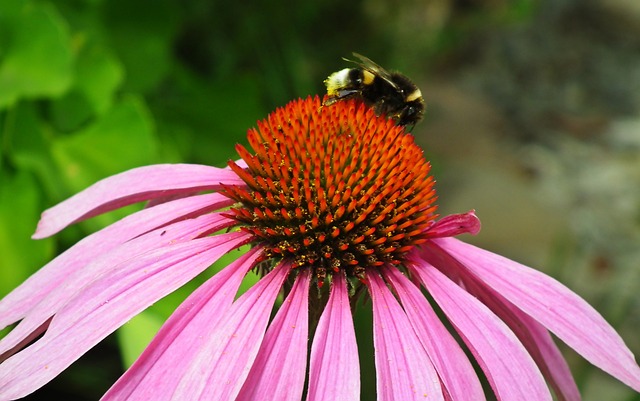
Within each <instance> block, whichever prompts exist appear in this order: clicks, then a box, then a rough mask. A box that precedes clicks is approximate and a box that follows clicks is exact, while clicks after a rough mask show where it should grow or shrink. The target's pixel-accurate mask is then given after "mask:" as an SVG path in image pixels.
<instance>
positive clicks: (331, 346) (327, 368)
mask: <svg viewBox="0 0 640 401" xmlns="http://www.w3.org/2000/svg"><path fill="white" fill-rule="evenodd" d="M359 399H360V364H359V361H358V344H357V343H356V333H355V330H354V327H353V318H352V317H351V309H350V307H349V294H348V290H347V282H346V279H345V277H344V276H343V275H341V274H335V275H334V276H333V282H332V284H331V295H330V296H329V301H328V302H327V305H326V306H325V308H324V311H323V312H322V316H321V317H320V321H319V322H318V328H317V329H316V334H315V336H314V338H313V344H312V346H311V363H310V365H309V388H308V391H307V401H323V400H345V401H351V400H359Z"/></svg>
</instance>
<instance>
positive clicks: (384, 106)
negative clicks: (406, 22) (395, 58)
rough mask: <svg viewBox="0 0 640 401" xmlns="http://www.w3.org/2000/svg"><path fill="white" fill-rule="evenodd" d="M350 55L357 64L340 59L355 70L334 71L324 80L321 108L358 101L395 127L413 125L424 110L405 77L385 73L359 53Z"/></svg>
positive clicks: (413, 87) (398, 74)
mask: <svg viewBox="0 0 640 401" xmlns="http://www.w3.org/2000/svg"><path fill="white" fill-rule="evenodd" d="M353 55H354V56H355V57H356V58H358V59H359V60H360V61H353V60H349V59H346V58H345V59H344V60H345V61H349V62H351V63H355V64H357V65H358V67H356V68H345V69H343V70H340V71H338V72H334V73H333V74H331V75H329V77H328V78H327V79H325V80H324V84H325V85H326V86H327V97H328V98H327V100H325V101H324V103H323V105H324V106H330V105H332V104H333V103H335V102H337V101H339V100H343V99H349V98H358V99H361V100H362V101H363V102H364V103H365V104H366V105H367V106H369V107H372V108H373V110H374V111H375V112H376V114H377V115H385V116H387V117H389V118H391V119H392V120H393V121H395V123H396V124H397V125H402V126H406V125H410V126H415V125H416V124H417V123H418V122H419V121H420V120H421V119H422V115H423V114H424V109H425V105H424V99H422V93H421V92H420V89H418V87H417V86H416V85H415V84H414V83H413V82H411V80H410V79H409V78H407V77H406V76H404V75H402V74H400V73H398V72H388V71H387V70H385V69H384V68H382V67H380V66H379V65H378V64H376V63H374V62H373V61H371V60H369V59H368V58H366V57H365V56H363V55H361V54H358V53H353Z"/></svg>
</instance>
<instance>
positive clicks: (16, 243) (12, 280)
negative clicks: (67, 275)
mask: <svg viewBox="0 0 640 401" xmlns="http://www.w3.org/2000/svg"><path fill="white" fill-rule="evenodd" d="M39 215H40V192H39V190H38V185H37V183H36V181H35V180H34V179H33V177H32V176H31V175H30V174H28V173H24V172H23V173H19V174H18V175H16V176H10V175H8V174H7V173H3V172H0V255H2V264H1V266H2V267H1V268H0V298H2V296H3V295H4V294H7V293H8V292H9V291H10V290H12V289H13V288H15V287H16V286H17V285H18V284H20V283H21V282H22V281H24V280H25V279H26V278H27V277H29V276H30V275H31V274H32V273H33V272H35V271H36V270H37V269H38V268H40V267H41V266H42V265H43V264H44V263H45V262H46V261H47V260H48V259H49V258H50V257H51V255H52V253H53V241H52V240H42V241H33V240H31V234H33V232H34V231H35V228H36V224H37V222H38V216H39Z"/></svg>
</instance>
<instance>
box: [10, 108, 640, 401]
mask: <svg viewBox="0 0 640 401" xmlns="http://www.w3.org/2000/svg"><path fill="white" fill-rule="evenodd" d="M248 138H249V143H250V147H251V150H248V149H245V148H244V147H242V146H238V147H237V150H238V153H239V154H240V157H241V158H242V162H238V163H234V162H230V163H229V168H225V169H220V168H215V167H209V166H199V165H156V166H149V167H142V168H137V169H134V170H131V171H128V172H125V173H122V174H119V175H116V176H113V177H110V178H106V179H104V180H102V181H100V182H98V183H96V184H95V185H93V186H91V187H89V188H87V189H86V190H84V191H83V192H81V193H79V194H77V195H75V196H73V197H71V198H70V199H68V200H66V201H64V202H62V203H61V204H59V205H57V206H54V207H53V208H51V209H49V210H48V211H46V212H45V213H44V214H43V217H42V220H41V222H40V224H39V226H38V230H37V232H36V234H35V236H34V237H36V238H43V237H46V236H49V235H52V234H54V233H56V232H58V231H60V230H62V229H63V228H64V227H66V226H67V225H69V224H72V223H75V222H78V221H80V220H84V219H87V218H89V217H92V216H96V215H98V214H100V213H103V212H106V211H109V210H113V209H116V208H119V207H122V206H124V205H128V204H131V203H134V202H140V201H150V203H149V204H148V206H147V208H145V209H144V210H142V211H140V212H137V213H134V214H132V215H130V216H128V217H126V218H124V219H122V220H120V221H118V222H116V223H114V224H112V225H111V226H109V227H107V228H105V229H103V230H101V231H99V232H97V233H95V234H93V235H90V236H88V237H86V238H85V239H83V240H81V241H80V242H79V243H78V244H76V245H75V246H74V247H72V248H70V249H69V250H67V251H66V252H64V253H63V254H62V255H60V256H59V257H57V258H56V259H54V260H53V261H52V262H50V263H49V264H48V265H46V266H45V267H43V268H42V269H41V270H40V271H39V272H37V273H36V274H34V275H33V276H32V277H31V278H29V279H28V280H27V281H26V282H25V283H24V284H22V285H21V286H20V287H18V288H17V289H15V290H14V291H13V292H12V293H10V294H9V295H8V296H7V297H6V298H4V299H3V300H2V301H1V302H0V326H2V327H5V326H7V325H10V324H13V323H15V322H19V323H18V324H17V325H16V327H15V328H14V329H13V330H12V331H11V332H10V333H9V334H8V335H7V336H6V337H5V338H4V339H2V341H1V342H0V354H1V355H2V359H3V360H4V361H3V362H2V364H1V365H0V399H2V400H5V399H15V398H19V397H23V396H25V395H27V394H29V393H31V392H33V391H35V390H36V389H38V388H39V387H41V386H42V385H44V384H45V383H47V382H48V381H50V380H51V379H52V378H54V377H55V376H56V375H58V374H59V373H60V372H62V371H63V370H64V369H66V368H67V367H68V366H69V365H70V364H71V363H73V362H74V361H75V360H76V359H78V358H79V357H80V356H81V355H82V354H84V353H85V352H86V351H87V350H88V349H90V348H91V347H93V346H94V345H96V343H98V342H99V341H100V340H102V339H103V338H105V337H106V336H107V335H108V334H109V333H111V332H113V331H114V330H116V329H117V328H118V327H120V326H121V325H123V324H124V323H125V322H127V321H128V320H129V319H131V318H132V317H133V316H135V315H136V314H137V313H139V312H140V311H142V310H144V309H145V308H146V307H148V306H149V305H151V304H152V303H154V302H155V301H157V300H158V299H160V298H162V297H164V296H165V295H167V294H169V293H171V292H172V291H174V290H176V289H177V288H179V287H180V286H182V285H183V284H185V283H186V282H188V281H189V280H191V279H192V278H194V277H195V276H196V275H198V274H199V273H201V272H202V271H203V270H205V269H207V267H209V266H210V265H211V264H212V263H213V262H214V261H216V260H217V259H219V258H220V257H221V256H223V255H225V254H226V253H228V252H229V251H231V250H234V249H236V248H238V247H240V246H241V245H245V244H250V246H251V250H249V251H248V252H246V253H245V254H244V255H243V256H241V257H240V258H238V259H237V260H236V261H234V262H232V263H230V264H229V265H228V266H227V267H226V268H225V269H223V270H222V271H220V272H219V273H217V274H216V275H214V276H213V277H212V278H211V279H209V280H208V281H207V282H205V283H204V284H203V285H202V286H200V287H199V288H198V289H197V290H196V291H195V292H194V293H193V294H192V295H191V296H189V297H188V299H186V300H185V301H184V303H182V305H181V306H180V307H179V308H178V309H177V310H176V311H175V312H174V313H173V315H172V316H171V317H170V318H169V319H168V320H167V322H166V323H165V324H164V326H163V327H162V328H161V329H160V331H159V332H158V334H157V335H156V337H155V338H154V339H153V341H152V342H151V343H150V344H149V346H148V347H147V348H146V350H145V351H144V352H143V353H142V355H141V356H140V357H139V358H138V360H137V361H136V362H135V363H134V364H133V366H131V368H129V370H127V372H126V373H125V374H124V375H123V376H122V377H121V378H120V379H119V380H118V381H117V382H116V383H115V384H114V385H113V387H112V388H111V389H110V390H109V391H108V392H107V394H105V396H104V398H103V399H105V400H131V399H139V400H164V399H175V400H278V401H280V400H296V401H298V400H301V399H306V400H322V401H324V400H359V399H360V388H361V386H362V383H361V382H360V371H359V364H358V350H357V343H356V338H355V334H354V327H353V322H352V315H351V306H352V304H353V303H354V302H355V300H356V299H357V298H359V297H368V298H370V303H371V305H372V308H373V319H374V327H373V332H374V345H375V350H374V351H375V364H376V372H377V381H376V390H377V395H378V400H382V401H387V400H402V401H404V400H464V401H468V400H471V401H475V400H483V399H485V395H484V393H483V389H482V387H481V384H480V380H479V379H478V372H476V371H474V369H473V367H472V364H471V362H470V361H469V359H468V357H467V354H466V353H465V352H464V351H463V347H466V348H467V349H468V350H469V351H470V354H471V355H472V356H473V358H475V360H476V361H477V363H478V365H479V367H480V368H481V369H482V372H483V373H484V375H485V376H486V378H487V380H488V383H489V384H490V386H491V388H492V390H493V392H494V393H495V395H496V397H497V398H498V399H499V400H509V401H511V400H536V401H537V400H551V399H552V397H551V390H550V389H549V387H551V388H552V389H553V392H554V393H555V394H556V397H557V399H559V400H579V399H580V395H579V393H578V390H577V387H576V385H575V383H574V381H573V379H572V376H571V373H570V372H569V370H568V367H567V364H566V362H565V360H564V359H563V357H562V355H561V354H560V352H559V351H558V348H557V347H556V345H555V344H554V342H553V339H552V338H551V335H550V333H549V332H551V333H554V334H555V335H556V336H557V337H558V338H559V339H561V340H562V341H564V342H565V343H566V344H567V345H569V346H570V347H572V348H573V349H575V350H576V351H577V352H578V353H579V354H581V355H582V356H583V357H585V358H586V359H587V360H588V361H590V362H591V363H593V364H594V365H596V366H598V367H600V368H602V369H603V370H605V371H607V372H608V373H610V374H611V375H613V376H615V377H616V378H618V379H619V380H621V381H622V382H624V383H625V384H627V385H629V386H630V387H632V388H634V389H635V390H640V368H639V367H638V365H637V364H636V362H635V360H634V356H633V355H632V354H631V352H630V351H629V350H628V349H627V347H626V346H625V344H624V343H623V341H622V339H621V338H620V337H619V336H618V334H617V333H616V332H615V331H614V330H613V328H612V327H611V326H609V324H607V322H605V320H604V319H603V318H602V317H601V316H600V315H599V314H598V312H596V311H595V310H594V309H593V308H591V307H590V306H589V305H588V304H587V303H586V302H585V301H584V300H582V299H581V298H580V297H578V296H577V295H576V294H574V293H572V292H571V291H570V290H568V289H567V288H566V287H564V286H563V285H562V284H560V283H558V282H557V281H555V280H554V279H552V278H550V277H547V276H546V275H544V274H542V273H540V272H538V271H536V270H532V269H531V268H528V267H526V266H523V265H520V264H518V263H516V262H513V261H511V260H508V259H505V258H503V257H501V256H498V255H495V254H492V253H490V252H487V251H485V250H482V249H479V248H476V247H474V246H472V245H468V244H466V243H464V242H461V241H459V240H457V239H454V238H452V237H453V236H455V235H457V234H461V233H476V232H477V231H478V230H479V228H480V223H479V221H478V219H477V218H476V216H475V215H474V213H473V212H469V213H466V214H461V215H454V216H448V217H444V218H442V219H440V220H437V221H436V219H437V215H436V214H435V212H436V207H435V205H434V201H435V199H436V198H435V192H434V188H433V186H434V181H433V179H432V177H431V176H430V175H429V170H430V166H429V163H428V162H427V161H425V159H424V157H423V154H422V151H421V150H420V149H419V148H418V147H417V146H416V145H415V144H414V141H413V137H412V136H411V135H409V134H407V133H405V132H404V130H403V128H401V127H398V126H396V125H394V124H393V122H392V121H390V120H388V119H386V118H384V117H377V116H376V115H375V114H374V112H373V111H372V110H370V109H368V108H366V107H365V106H363V105H359V104H356V103H355V102H352V101H341V102H337V103H336V104H334V105H332V106H330V107H321V102H320V100H319V99H318V98H314V99H311V98H309V99H306V100H298V101H294V102H292V103H290V104H288V105H287V106H286V107H284V108H282V109H279V110H277V111H276V112H274V113H273V114H271V115H270V116H269V117H268V118H267V119H266V120H265V121H262V122H260V123H259V124H258V129H254V130H250V131H249V134H248ZM252 269H254V270H255V271H257V272H259V274H260V275H261V279H260V280H259V281H258V283H257V284H255V285H254V286H253V287H252V288H250V289H249V290H248V291H247V292H246V293H244V294H242V295H240V296H239V297H237V299H236V296H237V291H238V287H239V285H240V282H241V280H242V279H243V277H244V276H245V274H246V273H247V272H248V271H250V270H252ZM279 294H283V296H284V301H283V302H282V304H281V306H280V307H279V308H278V310H277V312H276V313H275V316H274V317H273V318H272V319H271V312H272V310H273V309H274V305H275V304H276V300H277V298H278V296H279ZM425 294H428V296H429V297H430V298H432V300H433V303H434V305H437V308H438V309H439V310H440V311H441V312H442V314H441V316H446V319H448V321H449V323H450V324H451V326H452V327H453V328H454V329H455V331H456V332H457V333H458V335H459V338H460V339H461V343H462V344H459V343H458V342H457V340H456V339H455V337H454V336H453V335H452V334H451V333H450V332H449V331H448V330H447V329H446V328H445V324H443V322H442V321H441V320H440V318H439V317H438V315H437V314H436V312H435V311H434V309H433V307H432V306H431V304H430V302H429V301H428V299H427V298H426V296H425ZM316 317H317V318H316ZM310 328H312V330H310ZM547 383H548V384H549V387H548V385H547Z"/></svg>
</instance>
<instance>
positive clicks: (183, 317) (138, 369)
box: [102, 248, 261, 401]
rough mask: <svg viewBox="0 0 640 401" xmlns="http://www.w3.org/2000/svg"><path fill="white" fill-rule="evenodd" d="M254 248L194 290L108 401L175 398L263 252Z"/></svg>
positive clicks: (114, 389)
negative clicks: (176, 392)
mask: <svg viewBox="0 0 640 401" xmlns="http://www.w3.org/2000/svg"><path fill="white" fill-rule="evenodd" d="M260 250H261V249H260V248H254V249H252V250H250V251H249V252H247V253H246V254H244V255H242V256H240V258H238V259H237V260H236V261H234V262H233V263H231V264H230V265H229V266H227V267H226V268H224V269H223V270H222V271H220V272H219V273H217V274H216V275H215V276H213V277H212V278H210V279H209V280H207V281H206V282H205V283H204V284H202V285H201V286H200V287H199V288H198V289H197V290H196V291H194V292H193V293H192V294H191V295H190V296H189V297H188V298H187V299H186V300H185V301H184V302H183V303H182V304H181V305H180V306H179V307H178V308H177V309H176V311H175V312H174V313H173V314H171V316H170V317H169V319H168V320H167V321H166V322H165V324H164V325H163V326H162V328H160V331H159V332H158V334H156V336H155V337H154V339H153V340H152V341H151V343H150V344H149V345H148V346H147V348H146V349H145V351H144V352H143V353H142V355H140V357H139V358H138V359H137V360H136V362H135V363H134V364H133V365H132V366H131V367H130V368H129V369H128V370H127V371H126V372H125V373H124V375H122V376H121V377H120V379H118V381H117V382H116V383H115V384H114V385H113V386H112V387H111V388H110V389H109V391H108V392H107V393H106V394H105V395H104V397H103V398H102V401H110V400H128V401H133V400H143V401H146V400H149V399H150V398H152V399H154V400H163V399H169V398H170V397H171V394H172V393H173V392H174V391H175V388H176V386H177V384H178V383H179V381H180V378H181V377H182V375H183V374H184V372H185V371H186V370H187V368H188V363H189V361H190V360H191V358H193V357H194V355H195V354H196V353H198V352H199V351H200V347H201V345H202V344H203V343H204V342H205V341H206V339H207V336H206V335H202V333H212V332H213V331H214V330H215V327H216V326H217V325H218V324H219V322H220V319H221V318H222V316H223V315H224V313H225V312H226V310H227V309H228V308H229V307H230V306H231V303H232V302H233V300H234V296H235V294H236V293H237V291H238V287H239V286H240V283H241V281H242V278H243V277H244V276H245V274H246V272H247V271H248V270H249V269H251V268H252V267H253V266H254V265H255V262H256V259H257V258H258V257H259V256H260V252H259V251H260Z"/></svg>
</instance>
